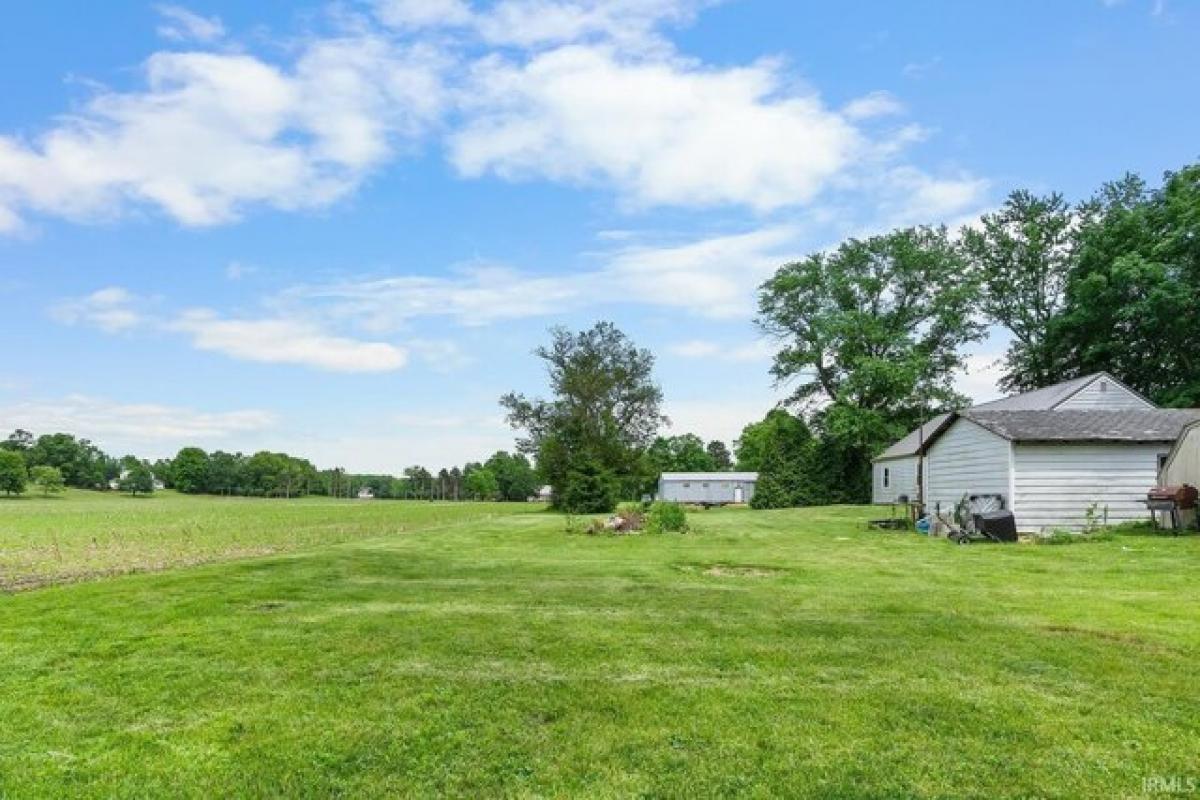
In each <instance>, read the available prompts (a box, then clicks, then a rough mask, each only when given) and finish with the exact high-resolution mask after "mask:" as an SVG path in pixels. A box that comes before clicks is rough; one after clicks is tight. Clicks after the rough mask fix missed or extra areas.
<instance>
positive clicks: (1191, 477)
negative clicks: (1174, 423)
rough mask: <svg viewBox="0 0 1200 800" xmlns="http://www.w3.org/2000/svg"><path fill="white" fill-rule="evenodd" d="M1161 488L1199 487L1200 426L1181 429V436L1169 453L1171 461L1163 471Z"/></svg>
mask: <svg viewBox="0 0 1200 800" xmlns="http://www.w3.org/2000/svg"><path fill="white" fill-rule="evenodd" d="M1160 483H1162V485H1163V486H1178V485H1180V484H1182V483H1190V484H1191V485H1192V486H1200V425H1190V426H1188V427H1187V428H1184V429H1183V436H1181V437H1180V439H1179V441H1178V442H1176V443H1175V448H1174V449H1173V450H1172V451H1171V460H1170V461H1168V462H1167V464H1166V467H1165V468H1164V469H1163V474H1162V480H1161V481H1160Z"/></svg>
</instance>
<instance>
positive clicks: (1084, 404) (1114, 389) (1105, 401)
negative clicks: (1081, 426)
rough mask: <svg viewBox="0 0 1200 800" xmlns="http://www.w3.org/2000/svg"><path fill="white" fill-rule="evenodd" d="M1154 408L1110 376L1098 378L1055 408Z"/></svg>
mask: <svg viewBox="0 0 1200 800" xmlns="http://www.w3.org/2000/svg"><path fill="white" fill-rule="evenodd" d="M1142 408H1154V405H1153V404H1151V403H1147V402H1146V401H1145V400H1143V399H1142V398H1140V397H1138V396H1137V395H1136V394H1134V393H1133V392H1131V391H1129V390H1128V389H1126V388H1125V387H1124V386H1122V385H1121V384H1119V383H1116V382H1115V381H1110V380H1109V379H1108V378H1097V379H1096V380H1094V381H1092V382H1091V383H1089V384H1088V385H1087V386H1085V387H1083V388H1082V389H1080V390H1079V391H1078V392H1076V393H1075V394H1073V395H1071V396H1070V397H1069V398H1067V399H1066V400H1064V401H1063V402H1062V403H1060V404H1059V405H1057V406H1055V410H1060V411H1061V410H1072V409H1073V410H1077V411H1124V410H1127V409H1130V410H1136V409H1142Z"/></svg>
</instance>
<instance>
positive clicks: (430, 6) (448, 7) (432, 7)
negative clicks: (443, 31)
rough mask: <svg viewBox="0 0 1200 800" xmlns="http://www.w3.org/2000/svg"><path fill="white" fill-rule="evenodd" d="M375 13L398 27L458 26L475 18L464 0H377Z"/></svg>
mask: <svg viewBox="0 0 1200 800" xmlns="http://www.w3.org/2000/svg"><path fill="white" fill-rule="evenodd" d="M375 13H376V15H377V16H378V17H379V19H380V21H381V22H383V24H385V25H390V26H393V27H397V28H426V27H447V26H456V25H464V24H466V23H469V22H470V21H471V20H472V19H473V14H472V13H471V9H470V7H469V6H468V5H467V4H466V3H465V2H463V0H376V2H375Z"/></svg>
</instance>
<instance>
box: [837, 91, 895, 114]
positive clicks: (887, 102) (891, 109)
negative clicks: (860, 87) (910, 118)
mask: <svg viewBox="0 0 1200 800" xmlns="http://www.w3.org/2000/svg"><path fill="white" fill-rule="evenodd" d="M902 111H904V105H903V104H902V103H901V102H900V101H899V100H897V99H896V98H895V97H893V96H892V95H891V94H890V93H889V92H871V93H870V94H867V95H863V96H862V97H858V98H855V99H854V100H851V101H850V102H849V103H847V104H846V105H845V106H844V107H843V108H842V114H843V115H845V116H846V117H848V118H849V119H854V120H859V119H871V118H872V117H885V116H888V115H890V114H899V113H901V112H902Z"/></svg>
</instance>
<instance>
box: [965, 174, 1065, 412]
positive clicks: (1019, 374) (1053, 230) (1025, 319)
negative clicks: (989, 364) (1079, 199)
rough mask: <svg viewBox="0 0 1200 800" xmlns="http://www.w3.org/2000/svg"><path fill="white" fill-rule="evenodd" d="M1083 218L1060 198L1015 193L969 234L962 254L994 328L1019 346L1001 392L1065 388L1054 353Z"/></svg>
mask: <svg viewBox="0 0 1200 800" xmlns="http://www.w3.org/2000/svg"><path fill="white" fill-rule="evenodd" d="M1075 219H1076V214H1075V212H1074V210H1073V209H1072V208H1071V206H1070V204H1069V203H1067V201H1066V200H1064V199H1063V196H1062V195H1061V194H1058V193H1052V194H1048V195H1044V196H1038V195H1035V194H1032V193H1030V192H1027V191H1017V192H1013V193H1012V194H1010V195H1009V196H1008V200H1007V201H1005V203H1004V206H1003V207H1002V208H1001V209H1000V210H999V211H997V212H995V213H993V214H985V215H984V216H983V217H982V219H981V220H980V225H979V227H978V228H967V229H965V230H964V232H963V240H962V243H963V249H964V251H965V252H966V254H967V257H968V258H969V259H970V262H971V267H972V269H973V270H974V272H975V274H976V276H977V278H978V280H979V283H980V289H981V292H980V295H979V298H980V304H981V308H982V311H983V312H984V314H986V315H987V317H988V319H989V321H991V322H994V323H996V324H999V325H1002V326H1004V327H1005V328H1006V329H1008V331H1009V332H1010V333H1011V334H1012V336H1013V341H1012V343H1011V344H1010V346H1009V348H1008V352H1007V353H1006V354H1005V357H1004V375H1003V377H1002V378H1001V381H1000V387H1001V388H1002V389H1005V390H1009V391H1016V392H1022V391H1028V390H1030V389H1037V388H1039V387H1041V386H1047V385H1049V384H1051V383H1054V382H1056V381H1057V380H1059V373H1058V371H1057V369H1056V366H1055V360H1054V357H1053V354H1052V352H1051V351H1050V349H1049V347H1048V345H1047V339H1046V337H1047V331H1048V326H1049V324H1050V321H1051V320H1052V319H1054V317H1055V315H1057V314H1058V312H1059V309H1060V308H1061V306H1062V302H1063V293H1064V291H1065V288H1066V281H1067V275H1068V273H1069V272H1070V269H1071V266H1072V263H1073V260H1074V255H1075V235H1074V234H1075Z"/></svg>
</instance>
